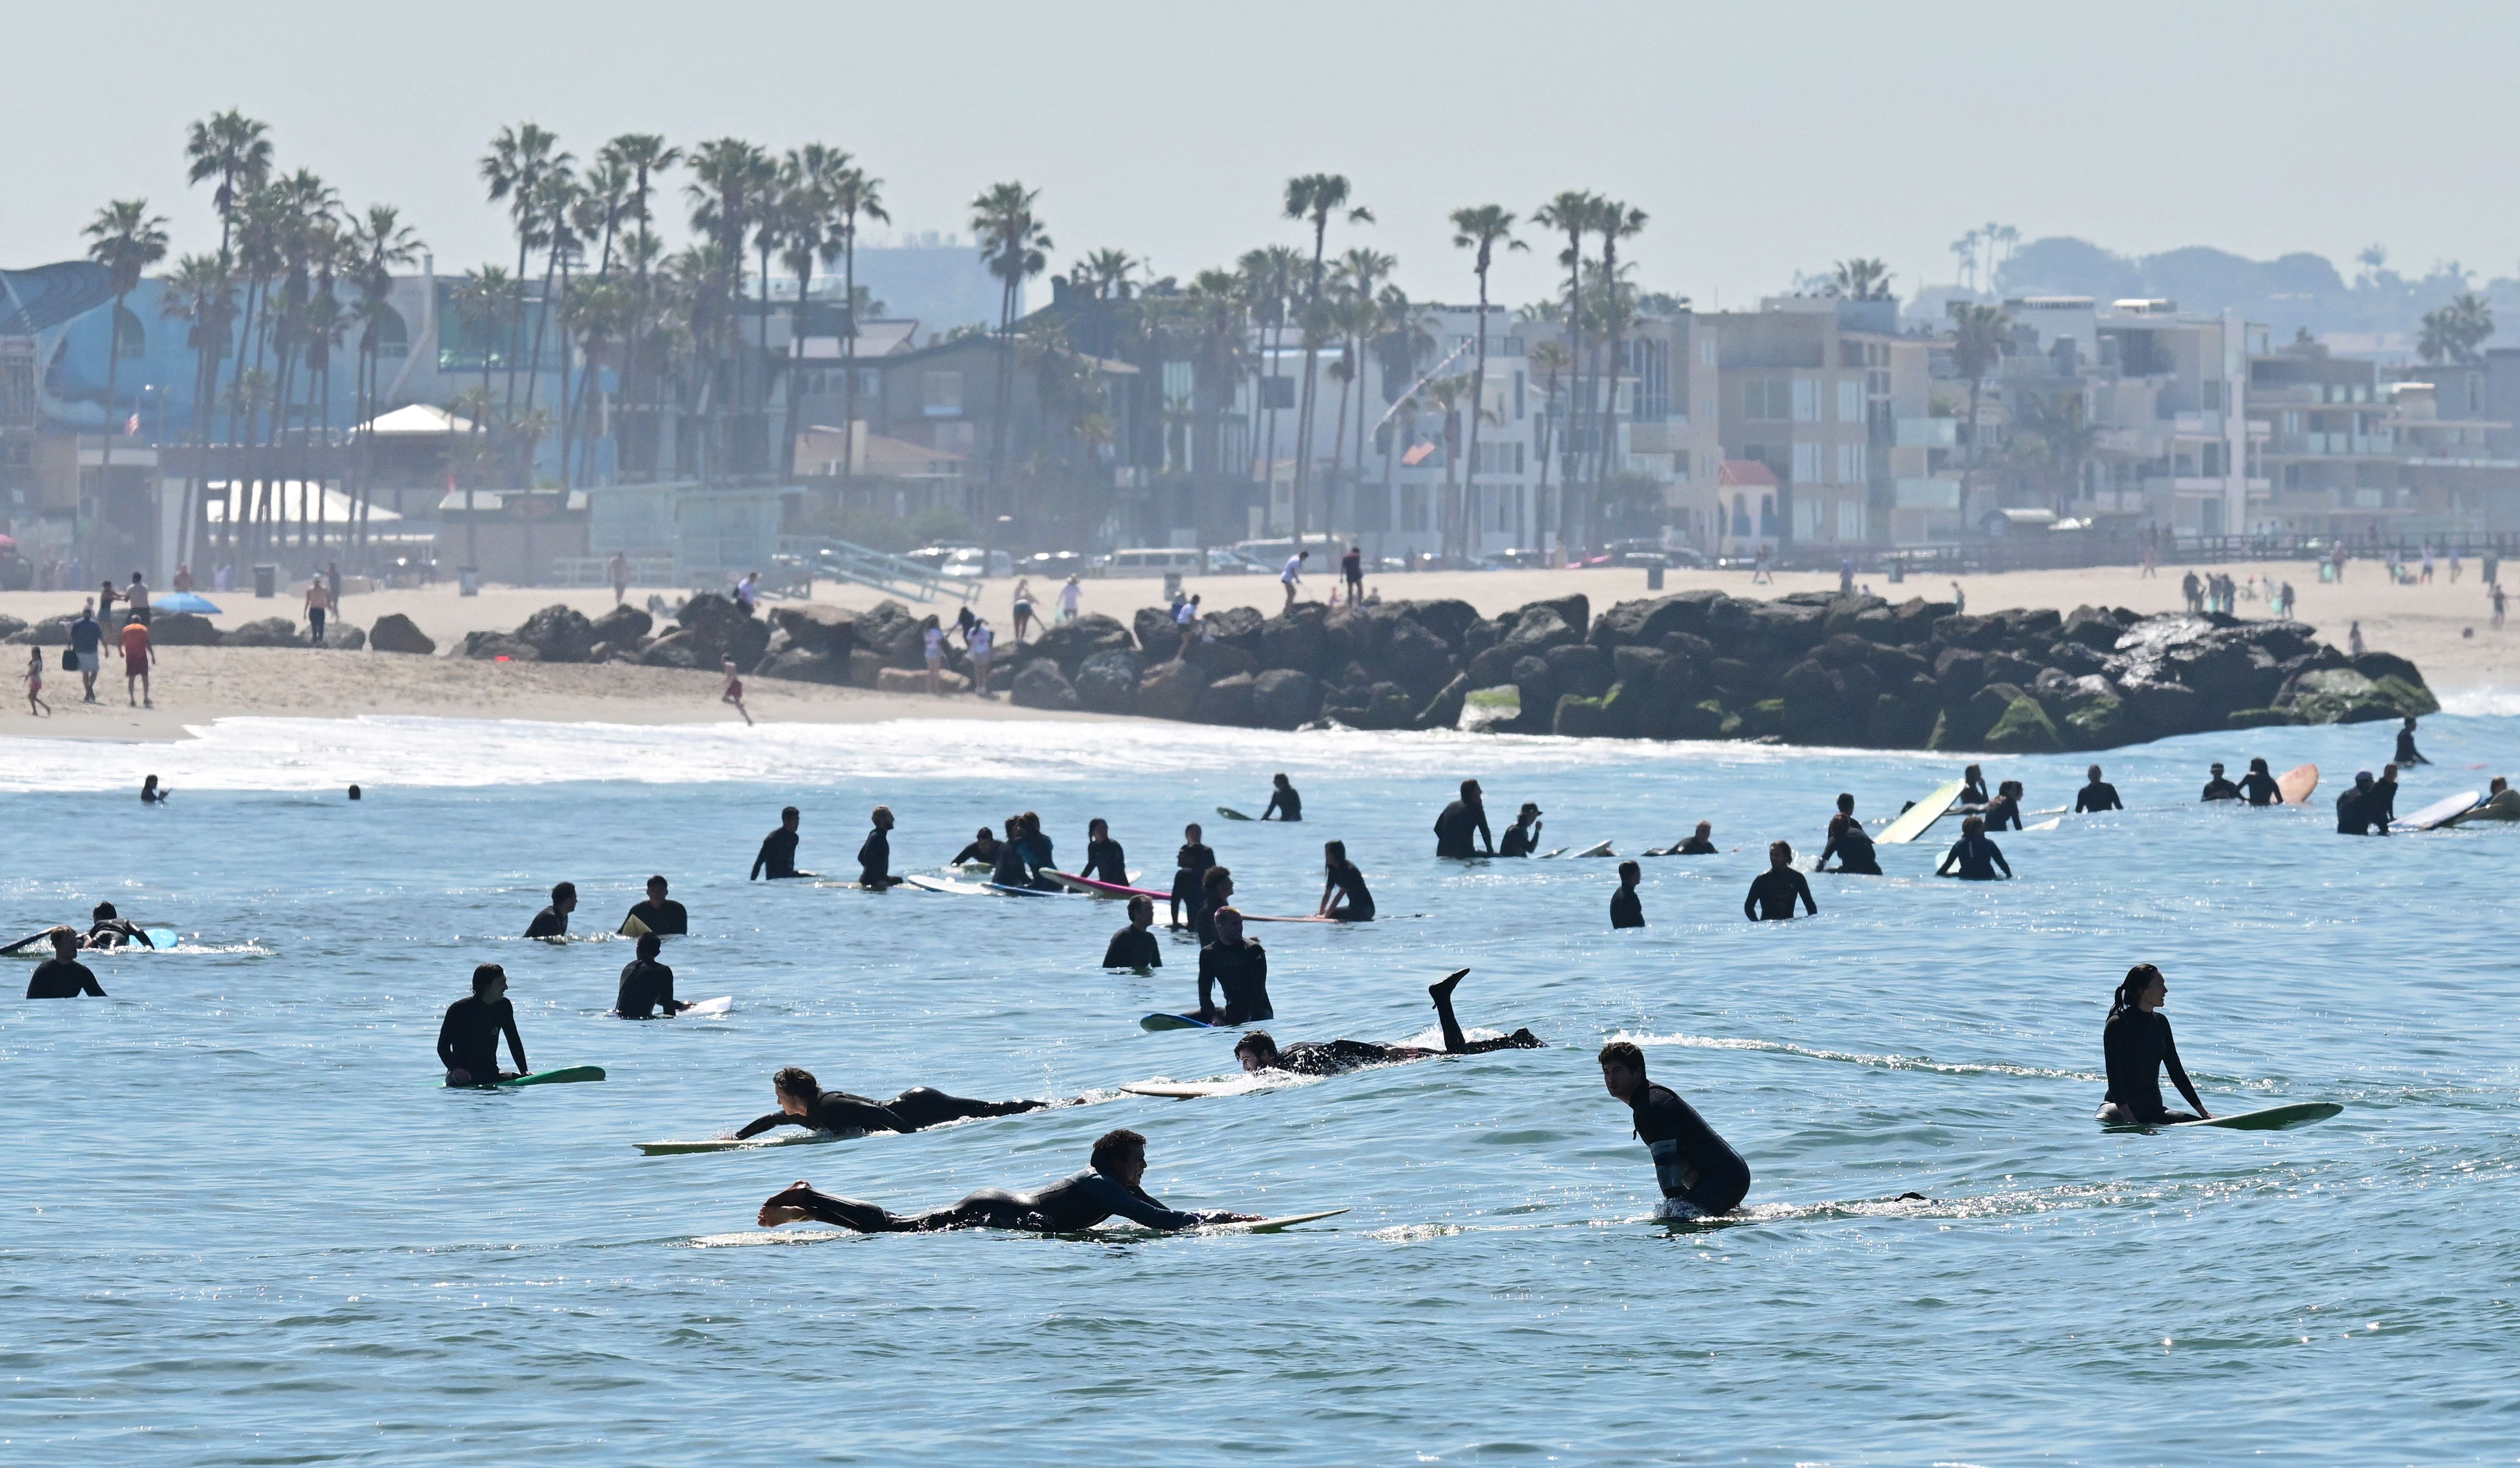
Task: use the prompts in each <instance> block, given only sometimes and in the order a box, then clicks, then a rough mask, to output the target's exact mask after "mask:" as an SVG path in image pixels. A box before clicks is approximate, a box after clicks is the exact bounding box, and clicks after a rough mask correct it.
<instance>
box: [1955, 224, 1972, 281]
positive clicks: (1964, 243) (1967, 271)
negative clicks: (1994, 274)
mask: <svg viewBox="0 0 2520 1468" xmlns="http://www.w3.org/2000/svg"><path fill="white" fill-rule="evenodd" d="M1977 242H1978V234H1977V231H1975V230H1971V231H1969V232H1968V233H1967V234H1965V235H1962V236H1960V237H1959V238H1958V239H1957V240H1955V241H1953V242H1952V258H1953V259H1954V260H1957V261H1958V262H1959V276H1960V279H1959V284H1960V287H1961V289H1976V282H1977Z"/></svg>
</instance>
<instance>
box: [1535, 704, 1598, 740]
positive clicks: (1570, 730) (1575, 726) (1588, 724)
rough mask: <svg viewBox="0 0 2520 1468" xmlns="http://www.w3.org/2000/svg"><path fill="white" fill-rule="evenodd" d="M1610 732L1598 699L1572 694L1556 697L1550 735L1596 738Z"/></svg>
mask: <svg viewBox="0 0 2520 1468" xmlns="http://www.w3.org/2000/svg"><path fill="white" fill-rule="evenodd" d="M1609 732H1610V723H1609V716H1608V715H1607V714H1606V713H1605V712H1604V711H1603V710H1602V707H1601V700H1600V699H1598V698H1582V697H1578V696H1576V695H1575V694H1573V693H1561V694H1559V695H1558V699H1557V707H1556V708H1555V709H1554V710H1553V712H1552V714H1551V717H1550V733H1552V734H1564V735H1566V736H1567V737H1569V738H1577V739H1592V738H1598V737H1600V736H1601V735H1603V734H1608V733H1609Z"/></svg>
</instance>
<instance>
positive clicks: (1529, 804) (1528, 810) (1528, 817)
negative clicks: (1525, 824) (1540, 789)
mask: <svg viewBox="0 0 2520 1468" xmlns="http://www.w3.org/2000/svg"><path fill="white" fill-rule="evenodd" d="M1541 815H1542V812H1541V809H1540V802H1539V801H1536V800H1526V801H1524V802H1523V803H1522V811H1521V813H1520V814H1519V815H1517V816H1516V817H1515V818H1514V819H1515V820H1516V821H1517V822H1522V821H1536V820H1538V819H1539V818H1540V816H1541Z"/></svg>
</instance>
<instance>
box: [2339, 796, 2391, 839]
mask: <svg viewBox="0 0 2520 1468" xmlns="http://www.w3.org/2000/svg"><path fill="white" fill-rule="evenodd" d="M2370 796H2371V787H2370V786H2368V785H2359V784H2358V785H2353V786H2350V787H2348V788H2347V789H2346V791H2345V793H2344V794H2342V795H2339V796H2337V797H2336V833H2337V834H2338V835H2340V836H2373V835H2378V836H2385V835H2387V834H2388V833H2389V823H2387V822H2385V821H2382V820H2380V819H2378V817H2377V816H2376V815H2375V814H2374V813H2373V811H2372V806H2373V804H2374V802H2373V801H2372V800H2371V798H2370Z"/></svg>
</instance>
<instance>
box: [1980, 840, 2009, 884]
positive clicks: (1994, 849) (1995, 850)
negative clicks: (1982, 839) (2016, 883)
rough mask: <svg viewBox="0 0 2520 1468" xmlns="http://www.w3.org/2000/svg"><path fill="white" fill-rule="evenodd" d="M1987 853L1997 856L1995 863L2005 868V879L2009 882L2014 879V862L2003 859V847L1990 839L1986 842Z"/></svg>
mask: <svg viewBox="0 0 2520 1468" xmlns="http://www.w3.org/2000/svg"><path fill="white" fill-rule="evenodd" d="M1986 854H1987V855H1988V856H1991V857H1993V858H1995V865H1997V866H1998V867H2003V879H2004V880H2005V881H2007V882H2008V881H2010V880H2012V864H2011V863H2010V862H2007V861H2005V860H2004V859H2003V847H2000V846H1998V845H1996V844H1995V843H1994V842H1992V841H1989V842H1988V843H1986Z"/></svg>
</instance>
